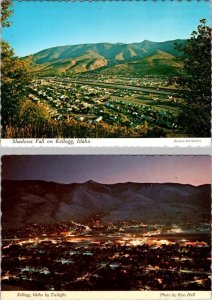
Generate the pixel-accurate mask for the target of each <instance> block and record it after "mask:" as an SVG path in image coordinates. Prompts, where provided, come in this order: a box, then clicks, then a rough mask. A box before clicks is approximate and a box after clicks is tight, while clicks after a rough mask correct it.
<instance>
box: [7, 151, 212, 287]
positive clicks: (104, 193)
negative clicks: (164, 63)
mask: <svg viewBox="0 0 212 300" xmlns="http://www.w3.org/2000/svg"><path fill="white" fill-rule="evenodd" d="M210 180H211V158H210V156H201V155H177V156H176V155H4V156H3V157H2V186H1V193H2V203H1V210H2V217H1V224H2V249H1V252H2V265H1V268H2V277H1V288H2V291H210V290H211V269H210V267H211V230H210V229H211V227H210V222H211V186H210Z"/></svg>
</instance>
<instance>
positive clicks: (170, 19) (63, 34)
mask: <svg viewBox="0 0 212 300" xmlns="http://www.w3.org/2000/svg"><path fill="white" fill-rule="evenodd" d="M13 9H14V15H13V16H12V18H11V21H12V26H11V27H10V28H4V30H3V38H4V39H5V40H7V41H8V42H9V43H10V44H11V45H12V47H13V48H14V49H15V54H16V55H18V56H24V55H28V54H33V53H36V52H38V51H40V50H43V49H47V48H51V47H54V46H62V45H75V44H85V43H98V42H111V43H116V42H122V43H131V42H141V41H143V40H150V41H154V42H159V41H167V40H173V39H177V38H180V39H185V38H189V37H190V34H191V32H192V31H193V30H195V29H196V27H197V25H198V24H199V20H200V19H203V18H205V19H207V20H208V21H209V22H210V1H204V0H200V1H112V2H111V1H108V2H105V1H98V2H96V1H94V2H80V1H77V2H66V1H61V2H58V1H55V2H54V1H20V2H19V1H14V7H13Z"/></svg>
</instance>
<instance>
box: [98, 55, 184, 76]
mask: <svg viewBox="0 0 212 300" xmlns="http://www.w3.org/2000/svg"><path fill="white" fill-rule="evenodd" d="M181 69H182V63H180V62H179V61H178V60H177V58H176V57H175V56H173V55H171V54H168V53H166V52H163V51H160V50H157V51H156V52H155V54H152V55H150V56H147V57H144V58H142V59H140V60H136V61H133V62H128V63H124V64H119V65H115V66H112V67H109V68H107V69H104V70H102V71H101V73H103V74H110V75H129V74H130V75H134V76H136V75H168V76H169V75H176V74H178V73H179V72H180V70H181Z"/></svg>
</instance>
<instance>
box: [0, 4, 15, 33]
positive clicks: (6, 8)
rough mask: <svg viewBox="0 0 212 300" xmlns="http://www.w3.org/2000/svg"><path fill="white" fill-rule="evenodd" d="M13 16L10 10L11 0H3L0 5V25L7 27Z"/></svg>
mask: <svg viewBox="0 0 212 300" xmlns="http://www.w3.org/2000/svg"><path fill="white" fill-rule="evenodd" d="M12 14H13V10H12V1H11V0H3V1H2V3H1V24H2V27H9V26H10V24H11V23H10V21H9V18H10V16H11V15H12Z"/></svg>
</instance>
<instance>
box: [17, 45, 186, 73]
mask: <svg viewBox="0 0 212 300" xmlns="http://www.w3.org/2000/svg"><path fill="white" fill-rule="evenodd" d="M176 42H178V43H179V42H181V43H185V41H184V40H173V41H167V42H151V41H147V40H145V41H143V42H141V43H131V44H123V43H116V44H110V43H98V44H82V45H71V46H59V47H53V48H50V49H45V50H42V51H40V52H38V53H35V54H33V55H31V56H30V59H31V66H32V68H33V70H34V71H35V72H49V71H55V72H70V73H80V72H88V71H93V70H98V69H100V70H101V69H102V68H104V69H105V70H104V71H103V72H107V71H106V69H107V70H108V71H109V72H112V73H119V72H125V71H126V72H133V73H136V72H139V73H140V72H141V73H145V74H146V72H147V73H148V74H154V73H158V72H159V74H161V73H162V74H164V73H167V74H170V73H176V70H177V69H178V68H180V66H181V65H180V64H179V63H178V62H177V61H176V56H178V52H177V50H176V49H175V43H176ZM25 58H28V57H25ZM25 58H23V59H25Z"/></svg>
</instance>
